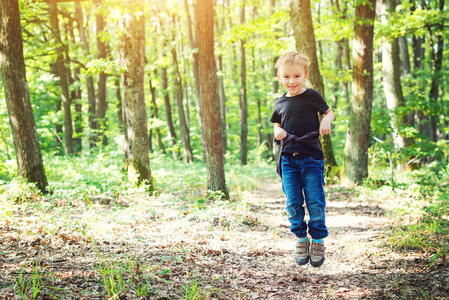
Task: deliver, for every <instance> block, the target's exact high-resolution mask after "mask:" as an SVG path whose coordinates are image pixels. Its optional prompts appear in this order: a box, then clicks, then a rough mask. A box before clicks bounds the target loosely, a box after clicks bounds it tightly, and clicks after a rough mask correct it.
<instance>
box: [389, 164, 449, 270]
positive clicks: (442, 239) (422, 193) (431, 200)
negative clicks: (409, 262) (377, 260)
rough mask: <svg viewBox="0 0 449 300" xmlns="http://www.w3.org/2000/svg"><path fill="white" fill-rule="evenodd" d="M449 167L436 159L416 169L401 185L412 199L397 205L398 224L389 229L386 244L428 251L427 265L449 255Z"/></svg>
mask: <svg viewBox="0 0 449 300" xmlns="http://www.w3.org/2000/svg"><path fill="white" fill-rule="evenodd" d="M448 182H449V169H448V168H447V166H446V165H444V164H442V163H438V162H434V163H431V164H429V166H428V167H425V168H421V169H419V170H415V171H413V172H412V173H411V174H410V178H409V181H407V182H405V183H403V184H402V187H403V188H405V189H407V190H408V193H409V194H410V195H411V201H409V202H408V203H406V204H404V205H403V206H401V207H399V208H396V209H395V211H394V217H395V218H396V220H397V226H394V227H392V228H390V229H389V230H388V236H389V245H390V247H392V248H395V249H399V250H420V251H426V252H429V253H430V254H431V259H430V266H433V265H435V264H436V263H438V262H442V263H447V256H448V255H449V240H448V236H449V201H448V199H449V184H448Z"/></svg>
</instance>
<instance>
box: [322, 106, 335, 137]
mask: <svg viewBox="0 0 449 300" xmlns="http://www.w3.org/2000/svg"><path fill="white" fill-rule="evenodd" d="M334 119H335V114H334V112H333V111H332V110H331V109H330V108H329V109H328V110H327V111H326V112H325V113H324V117H323V118H322V119H321V123H320V134H321V135H326V134H330V133H331V122H332V121H333V120H334Z"/></svg>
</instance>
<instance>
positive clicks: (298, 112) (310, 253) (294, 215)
mask: <svg viewBox="0 0 449 300" xmlns="http://www.w3.org/2000/svg"><path fill="white" fill-rule="evenodd" d="M309 66H310V61H309V58H308V57H307V56H306V55H304V54H299V53H296V52H288V53H286V54H284V55H283V56H282V57H280V58H279V60H278V61H277V62H276V66H275V67H276V69H277V71H278V72H277V74H278V75H277V76H278V79H279V80H280V82H281V83H282V86H283V87H284V88H285V89H286V90H287V93H285V94H284V95H282V96H281V97H280V98H279V99H277V100H276V103H275V107H274V113H273V115H272V117H271V122H272V123H274V136H275V139H276V140H277V141H281V140H282V141H283V142H282V148H281V154H280V157H279V162H278V173H279V175H280V176H281V178H282V190H283V191H284V193H285V196H286V197H287V203H286V209H287V214H288V220H289V221H290V230H291V232H292V233H293V234H295V236H296V238H297V239H298V241H297V243H296V249H295V260H296V263H297V264H298V265H305V264H307V263H308V262H309V259H310V264H311V265H312V266H313V267H320V266H321V265H322V264H323V262H324V251H325V249H326V248H325V247H324V242H323V239H324V238H325V237H327V236H328V234H329V233H328V231H327V227H326V223H325V207H326V201H325V197H324V189H323V184H324V176H323V171H324V160H323V159H324V156H323V151H322V148H321V143H320V139H319V135H320V134H321V135H326V134H330V131H331V126H330V124H331V122H332V121H333V120H334V118H335V115H334V113H333V112H332V110H331V109H330V108H329V106H328V105H327V104H326V102H325V101H324V99H323V97H321V95H320V94H319V93H318V92H317V91H315V90H313V89H306V88H304V87H303V84H304V82H305V81H306V80H307V77H308V76H309V73H308V67H309ZM318 113H320V114H321V115H324V117H323V118H322V120H321V123H320V121H319V118H318ZM304 200H305V202H306V206H307V210H308V211H309V216H310V220H309V222H308V223H307V222H305V221H304V216H305V210H304V207H303V204H304ZM307 233H309V235H310V236H311V237H312V241H309V239H308V238H307Z"/></svg>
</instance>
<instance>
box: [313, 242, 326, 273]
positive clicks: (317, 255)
mask: <svg viewBox="0 0 449 300" xmlns="http://www.w3.org/2000/svg"><path fill="white" fill-rule="evenodd" d="M325 250H326V247H324V243H315V242H313V241H312V243H311V245H310V264H311V265H312V267H315V268H317V267H321V265H322V264H323V263H324V251H325Z"/></svg>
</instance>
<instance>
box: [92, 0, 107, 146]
mask: <svg viewBox="0 0 449 300" xmlns="http://www.w3.org/2000/svg"><path fill="white" fill-rule="evenodd" d="M94 2H95V5H96V7H97V12H96V14H95V20H96V30H97V32H96V40H97V49H98V59H103V60H106V58H107V56H108V45H107V44H106V42H105V40H104V38H103V34H104V30H105V21H104V16H103V14H102V11H101V1H100V0H95V1H94ZM106 79H107V75H106V73H105V72H104V71H101V72H100V74H98V79H97V85H98V92H97V103H96V116H97V126H98V135H99V137H100V139H101V142H102V144H103V145H107V144H108V138H107V136H106V133H105V132H106V127H107V124H106V109H107V108H108V103H107V102H106Z"/></svg>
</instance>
